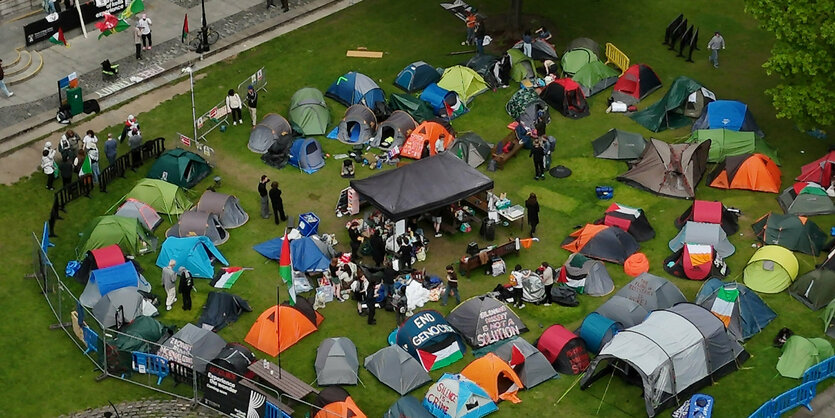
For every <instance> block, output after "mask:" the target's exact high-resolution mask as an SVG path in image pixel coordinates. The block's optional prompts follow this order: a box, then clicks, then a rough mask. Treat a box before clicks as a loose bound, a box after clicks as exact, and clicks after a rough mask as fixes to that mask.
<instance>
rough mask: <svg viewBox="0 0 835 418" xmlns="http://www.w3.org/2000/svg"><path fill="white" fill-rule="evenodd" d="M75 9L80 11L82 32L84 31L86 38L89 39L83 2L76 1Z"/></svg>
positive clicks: (79, 17)
mask: <svg viewBox="0 0 835 418" xmlns="http://www.w3.org/2000/svg"><path fill="white" fill-rule="evenodd" d="M75 10H77V11H78V20H80V21H81V32H83V33H84V39H87V28H86V27H85V26H84V16H83V15H82V14H81V2H80V1H76V2H75Z"/></svg>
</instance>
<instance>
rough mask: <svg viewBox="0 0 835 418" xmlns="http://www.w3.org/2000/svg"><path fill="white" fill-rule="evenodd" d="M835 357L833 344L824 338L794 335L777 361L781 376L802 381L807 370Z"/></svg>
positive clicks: (784, 346) (787, 341)
mask: <svg viewBox="0 0 835 418" xmlns="http://www.w3.org/2000/svg"><path fill="white" fill-rule="evenodd" d="M833 355H835V350H833V349H832V344H830V343H829V341H826V340H825V339H823V338H805V337H801V336H799V335H792V336H791V337H789V339H788V340H786V343H785V344H784V345H783V354H782V355H781V356H780V360H778V361H777V371H778V372H780V376H783V377H789V378H792V379H800V378H801V377H803V372H805V371H806V369H808V368H810V367H812V366H814V365H816V364H818V363H820V362H821V361H823V360H826V359H828V358H829V357H832V356H833Z"/></svg>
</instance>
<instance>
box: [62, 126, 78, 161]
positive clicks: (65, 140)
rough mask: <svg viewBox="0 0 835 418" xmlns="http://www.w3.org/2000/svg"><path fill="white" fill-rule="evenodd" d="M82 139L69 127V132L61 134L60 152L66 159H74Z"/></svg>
mask: <svg viewBox="0 0 835 418" xmlns="http://www.w3.org/2000/svg"><path fill="white" fill-rule="evenodd" d="M80 140H81V138H79V137H78V135H77V134H76V133H75V131H73V130H72V129H67V132H65V133H64V134H63V135H61V139H60V140H59V141H58V152H60V153H61V156H62V157H64V159H66V160H70V159H72V157H74V156H75V154H76V153H77V152H78V141H80Z"/></svg>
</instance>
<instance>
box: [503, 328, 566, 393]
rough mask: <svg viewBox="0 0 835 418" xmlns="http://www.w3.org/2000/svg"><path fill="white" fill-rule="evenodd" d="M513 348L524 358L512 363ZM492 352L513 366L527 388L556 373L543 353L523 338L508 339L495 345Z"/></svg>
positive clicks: (550, 377)
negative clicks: (517, 362) (521, 360)
mask: <svg viewBox="0 0 835 418" xmlns="http://www.w3.org/2000/svg"><path fill="white" fill-rule="evenodd" d="M514 350H515V351H517V352H518V353H521V354H522V356H523V357H524V359H525V360H524V361H523V362H521V363H519V364H513V361H514V355H513V352H514ZM493 353H494V354H496V355H497V356H499V358H501V359H502V360H504V361H506V362H507V363H508V364H510V367H511V368H513V371H515V372H516V374H517V375H518V376H519V379H521V380H522V383H523V384H524V385H525V387H526V388H528V389H530V388H532V387H534V386H536V385H538V384H540V383H543V382H545V381H547V380H549V379H552V378H553V377H554V376H556V375H557V371H556V370H554V366H552V365H551V362H549V361H548V359H547V358H545V355H544V354H542V352H540V351H539V350H537V348H536V347H534V346H533V345H531V343H529V342H527V341H525V339H523V338H515V339H512V340H508V341H506V342H504V343H503V344H501V345H499V346H498V347H496V348H495V350H493Z"/></svg>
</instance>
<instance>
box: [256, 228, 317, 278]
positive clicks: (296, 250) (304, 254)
mask: <svg viewBox="0 0 835 418" xmlns="http://www.w3.org/2000/svg"><path fill="white" fill-rule="evenodd" d="M283 241H284V238H282V237H278V238H273V239H271V240H269V241H266V242H262V243H260V244H257V245H255V246H254V247H252V249H253V250H255V251H257V252H258V254H261V255H263V256H264V257H267V258H269V259H271V260H276V261H278V259H279V258H281V244H282V242H283ZM290 259H291V260H292V263H293V270H296V271H302V272H311V271H325V270H327V269H328V265H329V264H330V259H329V258H328V256H326V255H325V254H322V251H321V250H319V247H317V246H316V243H314V242H313V239H311V238H310V237H302V238H299V239H294V240H292V241H290Z"/></svg>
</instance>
